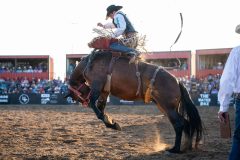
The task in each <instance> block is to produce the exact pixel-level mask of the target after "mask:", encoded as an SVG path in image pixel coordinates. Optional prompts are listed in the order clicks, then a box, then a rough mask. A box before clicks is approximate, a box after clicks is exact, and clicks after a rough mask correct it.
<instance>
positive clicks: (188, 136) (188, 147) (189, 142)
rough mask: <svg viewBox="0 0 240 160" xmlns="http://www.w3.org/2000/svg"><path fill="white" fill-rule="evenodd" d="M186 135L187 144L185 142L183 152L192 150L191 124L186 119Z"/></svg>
mask: <svg viewBox="0 0 240 160" xmlns="http://www.w3.org/2000/svg"><path fill="white" fill-rule="evenodd" d="M184 134H185V142H184V149H183V151H186V150H191V149H192V138H193V135H192V134H191V133H190V124H189V122H188V121H187V120H186V119H184Z"/></svg>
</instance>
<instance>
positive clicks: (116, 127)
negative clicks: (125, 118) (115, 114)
mask: <svg viewBox="0 0 240 160" xmlns="http://www.w3.org/2000/svg"><path fill="white" fill-rule="evenodd" d="M113 129H116V130H118V131H121V130H122V128H121V127H120V125H119V124H118V123H116V122H115V123H114V124H113Z"/></svg>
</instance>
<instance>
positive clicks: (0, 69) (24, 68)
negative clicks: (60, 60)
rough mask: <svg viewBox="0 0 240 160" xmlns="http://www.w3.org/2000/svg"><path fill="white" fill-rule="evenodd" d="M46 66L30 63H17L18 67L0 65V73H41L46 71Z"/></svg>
mask: <svg viewBox="0 0 240 160" xmlns="http://www.w3.org/2000/svg"><path fill="white" fill-rule="evenodd" d="M47 70H48V69H47V66H46V65H42V64H39V65H37V66H31V65H19V66H18V67H14V66H12V65H3V64H2V65H1V66H0V73H6V72H11V73H41V72H47Z"/></svg>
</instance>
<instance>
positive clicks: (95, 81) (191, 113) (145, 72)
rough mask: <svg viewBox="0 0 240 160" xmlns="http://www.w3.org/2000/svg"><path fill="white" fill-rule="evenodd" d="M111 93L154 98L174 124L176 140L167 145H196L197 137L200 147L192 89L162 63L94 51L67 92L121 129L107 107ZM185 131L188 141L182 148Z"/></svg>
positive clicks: (127, 97)
mask: <svg viewBox="0 0 240 160" xmlns="http://www.w3.org/2000/svg"><path fill="white" fill-rule="evenodd" d="M109 94H111V95H113V96H116V97H118V98H120V99H124V100H130V101H135V100H142V101H144V102H145V103H149V102H154V103H155V104H156V105H157V107H158V109H159V110H160V111H161V112H162V113H163V114H164V115H166V116H167V117H168V119H169V121H170V122H171V124H172V126H173V128H174V131H175V144H174V145H173V147H172V148H170V149H167V151H169V152H171V153H180V152H182V151H183V150H184V151H185V150H190V149H192V143H193V142H192V140H193V137H195V138H196V140H195V147H196V148H197V146H198V144H199V142H200V140H201V139H202V134H203V126H202V121H201V117H200V115H199V112H198V110H197V108H196V106H195V105H194V103H193V101H192V99H191V97H190V95H189V92H188V91H187V89H186V87H185V86H184V84H183V83H182V82H179V81H178V80H177V78H176V77H175V76H174V75H172V74H171V73H169V72H168V71H167V70H165V69H164V68H163V67H161V66H157V65H154V64H150V63H147V62H145V61H143V60H136V62H135V63H132V64H129V58H128V57H125V56H122V55H121V53H118V52H111V51H104V50H103V51H101V50H100V51H99V50H97V51H96V50H94V51H92V53H91V54H89V55H88V56H85V57H83V58H82V59H81V61H80V62H79V64H78V65H77V67H76V68H75V69H74V71H73V73H72V74H71V76H70V79H69V94H68V95H67V96H71V97H72V98H73V99H74V100H76V101H79V102H81V103H82V104H85V105H88V106H89V107H91V108H92V109H93V111H94V112H95V114H96V116H97V118H98V119H100V120H101V121H103V123H104V124H105V125H106V127H108V128H112V129H116V130H121V127H120V125H119V124H118V123H117V122H116V121H115V120H113V119H112V118H111V117H110V116H108V115H107V114H106V113H105V111H104V109H105V106H106V102H107V97H108V96H109ZM183 132H184V133H185V143H184V149H181V150H180V147H181V139H182V133H183Z"/></svg>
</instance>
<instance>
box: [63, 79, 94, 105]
mask: <svg viewBox="0 0 240 160" xmlns="http://www.w3.org/2000/svg"><path fill="white" fill-rule="evenodd" d="M84 85H86V84H85V83H81V84H80V86H79V87H78V88H77V89H75V88H73V87H72V86H70V85H69V86H68V89H69V90H71V91H72V92H73V93H74V95H76V96H77V97H78V98H79V99H80V100H81V101H80V103H82V105H83V106H84V107H87V106H88V104H89V102H90V96H91V90H90V92H89V93H88V95H87V97H86V98H84V97H83V96H82V93H81V92H80V89H81V88H82V87H83V86H84Z"/></svg>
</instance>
